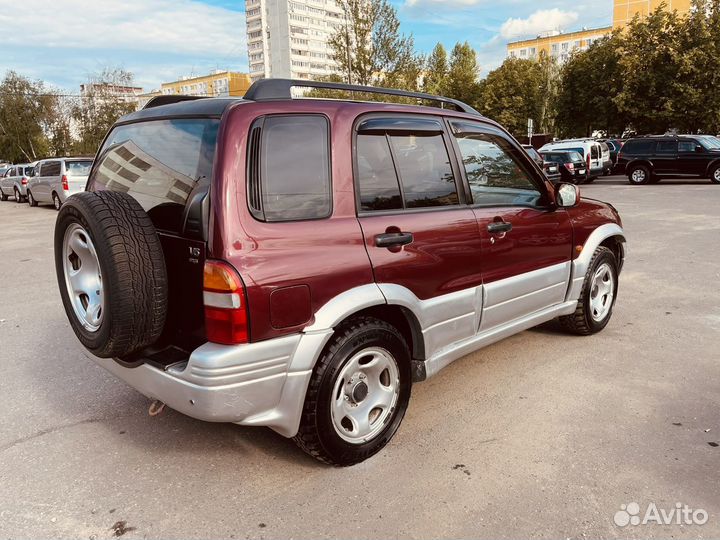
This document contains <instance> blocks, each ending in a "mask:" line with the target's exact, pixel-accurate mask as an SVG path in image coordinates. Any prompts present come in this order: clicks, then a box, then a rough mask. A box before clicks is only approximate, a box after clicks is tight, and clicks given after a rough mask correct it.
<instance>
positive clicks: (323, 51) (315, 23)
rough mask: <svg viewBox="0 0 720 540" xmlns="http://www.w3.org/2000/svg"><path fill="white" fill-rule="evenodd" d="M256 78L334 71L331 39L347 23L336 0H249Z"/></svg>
mask: <svg viewBox="0 0 720 540" xmlns="http://www.w3.org/2000/svg"><path fill="white" fill-rule="evenodd" d="M245 16H246V19H247V42H248V60H249V64H250V77H251V79H252V80H253V81H256V80H258V79H262V78H268V77H275V78H293V79H316V78H317V77H320V76H324V75H330V74H331V73H333V72H334V71H335V62H333V60H332V57H331V53H332V50H331V48H330V47H329V46H328V43H327V42H328V39H329V38H330V36H331V35H333V34H334V33H335V31H336V29H337V28H338V27H341V26H342V25H344V24H345V18H344V14H343V10H342V8H341V7H340V6H339V5H338V4H337V3H336V2H335V0H246V1H245Z"/></svg>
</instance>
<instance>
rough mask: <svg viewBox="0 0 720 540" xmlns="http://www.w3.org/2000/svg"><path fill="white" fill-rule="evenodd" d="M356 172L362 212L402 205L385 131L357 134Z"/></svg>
mask: <svg viewBox="0 0 720 540" xmlns="http://www.w3.org/2000/svg"><path fill="white" fill-rule="evenodd" d="M357 175H358V177H357V181H358V189H359V192H360V209H361V210H362V211H366V212H367V211H372V210H393V209H399V208H402V206H403V202H402V197H401V195H400V186H399V184H398V179H397V176H396V174H395V167H394V165H393V160H392V155H391V154H390V145H389V143H388V140H387V137H386V136H385V135H384V134H382V135H365V134H360V135H358V137H357Z"/></svg>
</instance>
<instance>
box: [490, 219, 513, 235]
mask: <svg viewBox="0 0 720 540" xmlns="http://www.w3.org/2000/svg"><path fill="white" fill-rule="evenodd" d="M487 230H488V232H489V233H490V234H497V233H506V232H510V231H512V223H508V222H507V221H493V222H492V223H489V224H488V226H487Z"/></svg>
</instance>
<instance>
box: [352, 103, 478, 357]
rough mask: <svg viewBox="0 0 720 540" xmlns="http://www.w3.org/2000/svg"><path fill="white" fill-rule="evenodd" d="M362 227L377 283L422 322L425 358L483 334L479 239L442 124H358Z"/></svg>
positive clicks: (419, 118)
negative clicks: (480, 318)
mask: <svg viewBox="0 0 720 540" xmlns="http://www.w3.org/2000/svg"><path fill="white" fill-rule="evenodd" d="M354 137H355V142H354V154H355V156H354V159H355V161H354V171H355V185H356V193H357V204H358V220H359V222H360V225H361V227H362V231H363V236H364V239H365V245H366V247H367V252H368V255H369V257H370V262H371V264H372V268H373V272H374V277H375V281H376V283H377V284H378V286H379V287H380V289H381V290H382V292H383V294H384V295H385V297H386V298H387V299H388V301H389V302H391V303H397V304H400V305H404V306H406V307H408V308H410V309H411V310H412V311H413V313H415V314H416V315H417V316H418V318H419V323H420V326H421V328H422V331H423V337H424V342H425V354H426V357H430V356H432V355H433V354H434V353H435V352H437V351H438V350H440V349H441V348H442V347H444V346H447V345H449V344H451V343H454V342H457V341H460V340H462V339H465V338H469V337H472V336H473V335H475V333H476V332H477V326H478V323H479V317H480V311H481V305H480V304H481V301H482V288H481V287H482V276H481V249H480V247H481V239H480V235H479V233H478V228H477V221H476V219H475V215H474V213H473V211H472V210H471V209H470V207H469V206H467V205H466V204H465V202H466V201H465V193H464V192H463V190H462V186H461V183H460V179H459V170H458V167H457V163H456V162H455V161H454V160H453V159H451V158H450V152H451V141H450V138H449V136H448V134H447V132H446V130H445V124H444V122H443V120H442V119H441V118H439V117H434V116H427V115H399V116H392V115H391V116H386V115H383V116H377V115H373V116H369V117H363V118H362V119H360V120H359V121H358V122H357V123H356V129H355V135H354Z"/></svg>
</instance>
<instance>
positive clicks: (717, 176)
mask: <svg viewBox="0 0 720 540" xmlns="http://www.w3.org/2000/svg"><path fill="white" fill-rule="evenodd" d="M710 181H711V182H712V183H713V184H720V165H718V166H716V167H715V168H714V169H713V170H712V171H710Z"/></svg>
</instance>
